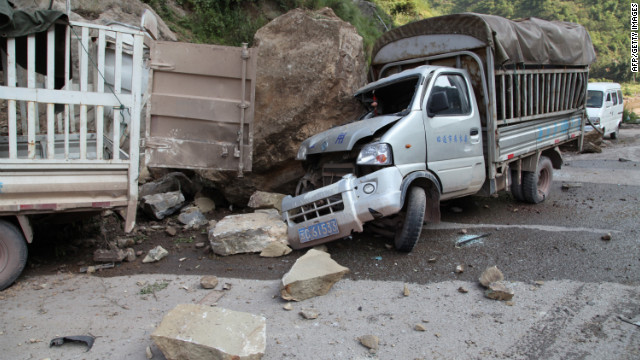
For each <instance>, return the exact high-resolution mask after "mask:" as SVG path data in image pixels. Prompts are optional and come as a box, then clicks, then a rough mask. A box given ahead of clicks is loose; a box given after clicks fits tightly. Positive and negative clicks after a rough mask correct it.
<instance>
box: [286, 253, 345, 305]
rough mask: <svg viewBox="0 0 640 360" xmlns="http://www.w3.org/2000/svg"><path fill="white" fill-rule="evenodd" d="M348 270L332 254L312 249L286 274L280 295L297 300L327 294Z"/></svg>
mask: <svg viewBox="0 0 640 360" xmlns="http://www.w3.org/2000/svg"><path fill="white" fill-rule="evenodd" d="M347 272H349V269H348V268H346V267H344V266H341V265H339V264H338V263H337V262H335V261H334V260H333V259H331V255H329V254H327V253H325V252H322V251H318V250H314V249H311V250H309V251H308V252H307V253H306V254H304V255H303V256H301V257H300V258H299V259H298V260H296V262H295V264H293V266H292V267H291V270H289V272H288V273H286V274H285V275H284V277H283V278H282V286H281V288H280V295H281V296H282V298H283V299H285V300H295V301H302V300H305V299H309V298H312V297H315V296H321V295H325V294H326V293H328V292H329V290H331V287H332V286H333V284H335V283H336V282H337V281H339V280H340V279H342V277H343V276H344V274H346V273H347Z"/></svg>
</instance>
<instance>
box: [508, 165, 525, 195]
mask: <svg viewBox="0 0 640 360" xmlns="http://www.w3.org/2000/svg"><path fill="white" fill-rule="evenodd" d="M522 175H523V177H524V172H523V173H522ZM517 177H518V172H517V171H512V172H511V195H513V198H514V199H516V200H517V201H525V200H524V195H522V181H520V184H518V182H517V181H516V180H515V179H516V178H517Z"/></svg>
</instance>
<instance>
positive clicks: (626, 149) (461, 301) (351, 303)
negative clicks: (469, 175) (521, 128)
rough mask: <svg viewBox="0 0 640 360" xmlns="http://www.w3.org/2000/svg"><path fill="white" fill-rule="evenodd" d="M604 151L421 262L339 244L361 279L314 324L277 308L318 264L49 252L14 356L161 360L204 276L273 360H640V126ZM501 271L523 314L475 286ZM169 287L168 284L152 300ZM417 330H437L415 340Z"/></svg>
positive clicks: (433, 228) (160, 238) (445, 229)
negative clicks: (90, 343)
mask: <svg viewBox="0 0 640 360" xmlns="http://www.w3.org/2000/svg"><path fill="white" fill-rule="evenodd" d="M603 150H604V151H603V152H602V153H601V154H575V153H566V154H564V159H565V162H566V164H565V166H563V169H562V170H560V171H557V172H555V174H554V182H553V190H552V194H551V197H550V198H548V199H547V200H546V201H545V202H544V203H542V204H537V205H529V204H523V203H518V202H515V201H513V200H512V199H511V198H510V196H509V195H507V194H504V195H501V196H499V197H496V198H476V197H471V198H465V199H460V200H456V201H452V202H450V203H447V204H443V207H442V214H443V218H442V220H443V221H442V223H441V224H438V225H428V226H426V227H425V229H424V231H423V234H422V237H421V239H420V241H419V243H418V244H417V246H416V248H415V249H414V251H413V252H411V253H410V254H402V253H397V252H395V251H394V250H392V249H389V246H388V245H389V244H388V241H386V240H385V239H383V238H378V237H374V236H371V235H369V234H361V235H357V236H354V237H353V239H350V240H342V241H337V242H333V243H331V244H328V251H329V252H330V253H331V255H332V257H333V259H335V260H336V261H337V262H338V263H340V264H341V265H343V266H346V267H348V268H350V270H351V272H350V273H349V274H348V275H347V277H346V279H345V280H342V281H340V282H338V283H337V284H336V285H335V286H334V289H332V291H331V292H330V293H329V295H326V296H323V297H320V298H315V299H311V300H307V301H304V302H301V303H296V304H294V308H295V309H296V310H298V309H302V308H309V307H311V308H314V309H316V310H317V311H319V312H320V313H321V316H320V318H319V319H318V320H316V321H308V320H302V319H301V318H300V317H299V316H298V315H297V311H293V312H286V311H284V310H282V305H283V304H284V303H283V302H282V301H281V300H280V299H279V298H277V296H276V294H277V292H278V286H279V285H278V280H279V279H280V278H281V277H282V275H283V274H284V273H285V272H286V271H288V270H289V268H290V267H291V265H292V264H293V262H294V261H295V260H296V259H297V258H298V257H299V256H301V255H302V254H303V253H304V252H294V253H292V254H290V255H288V256H286V257H283V258H276V259H263V258H260V257H258V256H257V255H236V256H229V257H216V256H213V257H212V256H207V255H204V254H203V253H202V250H200V249H195V247H194V244H193V243H190V242H189V243H176V241H175V238H170V237H168V236H167V235H165V234H164V232H163V231H158V232H156V233H155V235H153V236H150V237H149V238H148V239H146V240H145V241H144V242H143V243H142V244H139V245H137V248H138V249H141V250H147V249H149V248H152V247H153V246H155V245H156V244H157V243H161V244H165V245H166V247H168V248H169V250H170V252H171V254H170V255H169V257H168V258H167V259H165V260H163V261H161V262H159V263H156V264H141V263H140V261H136V262H134V263H123V264H122V265H120V266H118V267H116V268H115V269H109V270H105V271H103V272H101V273H99V274H97V275H98V276H86V275H78V274H77V272H76V271H75V270H76V268H77V267H79V266H78V264H79V263H80V262H85V263H87V262H89V261H90V254H91V251H90V250H88V251H82V250H79V251H78V252H64V249H63V250H62V251H61V252H63V253H64V255H63V256H55V257H52V256H51V254H52V252H51V250H47V251H49V253H48V255H47V254H42V253H41V254H38V253H37V252H36V254H35V255H34V256H33V260H31V262H30V266H29V268H28V269H27V270H26V271H25V273H24V274H23V276H21V278H20V279H19V280H18V282H17V283H16V285H14V286H13V287H11V288H9V289H7V290H5V291H3V292H1V293H0V303H2V306H1V307H0V309H1V310H0V314H1V317H2V319H3V321H2V324H0V349H2V350H3V353H2V355H0V358H7V359H43V358H51V359H141V360H142V359H145V358H146V355H145V349H146V347H147V346H149V347H150V348H151V350H152V351H153V352H154V354H155V355H154V359H160V360H162V359H164V357H163V356H162V354H160V353H159V350H158V349H157V348H156V347H155V346H154V345H153V343H152V341H151V340H150V338H149V335H150V333H151V332H152V331H153V329H154V328H155V327H156V326H157V324H158V323H159V321H160V320H161V319H162V316H163V315H164V314H166V312H167V311H169V310H170V309H171V308H173V306H175V304H178V303H184V302H187V303H191V302H197V301H199V300H200V299H201V298H203V297H204V296H206V294H207V292H206V290H202V289H200V288H198V285H197V283H198V279H199V277H200V275H201V274H214V275H217V276H219V277H220V278H221V282H229V283H231V284H232V285H233V287H232V289H231V290H230V291H228V292H227V293H226V295H225V296H224V297H223V298H222V299H221V300H220V301H219V302H218V306H224V307H227V308H230V309H234V310H238V311H246V312H251V313H259V314H263V315H264V316H266V317H267V321H268V325H267V329H268V330H267V332H268V334H267V352H266V354H265V357H264V358H265V359H281V358H285V357H286V358H304V359H337V358H341V359H342V358H345V359H364V358H379V359H414V358H424V359H436V358H441V359H451V358H459V359H481V358H515V359H538V358H545V359H567V358H576V359H577V358H580V359H604V358H607V359H609V358H611V359H637V358H640V327H638V326H635V325H632V324H628V323H625V322H623V321H621V320H620V319H619V317H620V316H623V317H625V318H631V319H634V321H640V287H639V285H640V246H639V245H640V233H639V230H640V226H639V225H638V223H639V220H640V205H639V204H640V202H639V201H638V197H640V168H639V166H638V165H639V164H640V127H639V126H626V127H624V128H623V129H622V131H621V132H620V139H619V140H615V141H610V142H606V143H605V146H604V148H603ZM563 184H565V185H571V186H569V188H564V189H563ZM462 230H466V234H463V231H462ZM606 234H610V235H611V239H610V240H603V239H602V237H603V236H604V235H606ZM480 235H484V236H483V237H481V238H478V239H476V240H475V241H471V242H469V243H467V244H465V245H462V246H456V243H457V242H458V241H461V240H464V239H468V238H469V237H473V236H480ZM181 236H183V237H184V238H188V237H191V236H192V237H193V239H194V241H199V240H204V239H206V235H204V234H201V233H199V232H194V233H187V234H181ZM56 249H57V248H56ZM87 257H89V258H88V259H87ZM47 259H49V260H47ZM458 265H462V266H463V267H464V271H463V272H462V273H457V272H456V271H455V269H456V266H458ZM492 265H497V266H498V267H499V268H500V269H501V270H502V271H503V273H504V275H505V278H506V280H507V281H508V282H509V285H510V286H511V287H512V288H513V289H514V290H515V293H516V295H515V297H514V303H512V304H510V305H511V306H508V305H506V304H505V303H504V302H497V301H493V300H488V299H486V298H484V296H483V295H482V289H481V288H480V287H479V286H478V285H477V278H478V276H479V275H480V273H481V272H482V271H483V270H484V269H485V268H486V267H488V266H492ZM51 274H56V275H51ZM157 282H162V283H167V284H168V286H167V288H166V289H165V290H161V291H158V292H157V294H155V295H154V296H150V295H146V296H144V295H141V294H140V292H139V291H140V289H141V287H143V286H145V285H148V284H152V283H157ZM403 284H409V288H410V289H411V295H410V296H408V297H404V296H402V288H403ZM460 286H463V287H465V288H467V289H468V290H469V293H467V294H461V293H459V292H458V291H457V289H458V288H459V287H460ZM417 323H420V324H422V325H423V326H424V327H426V331H425V332H417V331H415V330H414V329H413V328H414V326H415V324H417ZM87 333H90V334H93V335H96V336H98V338H97V340H96V344H95V345H94V348H93V349H92V350H91V351H90V352H89V353H85V352H84V348H83V347H82V346H68V347H60V348H49V347H48V341H49V340H50V339H51V338H53V337H56V336H64V335H79V334H87ZM365 334H374V335H376V336H378V337H380V339H381V346H380V349H379V351H378V352H377V353H376V354H371V353H369V352H368V351H367V350H366V349H364V347H362V346H361V345H360V344H359V343H358V342H357V341H356V340H355V339H356V337H358V336H362V335H365Z"/></svg>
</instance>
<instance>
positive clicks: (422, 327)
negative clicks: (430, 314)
mask: <svg viewBox="0 0 640 360" xmlns="http://www.w3.org/2000/svg"><path fill="white" fill-rule="evenodd" d="M413 328H414V329H415V330H416V331H427V329H426V328H425V327H424V326H423V325H422V324H416V326H414V327H413Z"/></svg>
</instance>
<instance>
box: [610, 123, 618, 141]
mask: <svg viewBox="0 0 640 360" xmlns="http://www.w3.org/2000/svg"><path fill="white" fill-rule="evenodd" d="M619 134H620V124H618V126H616V131H614V132H612V133H611V135H609V136H611V140H615V139H617V138H618V135H619Z"/></svg>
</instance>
